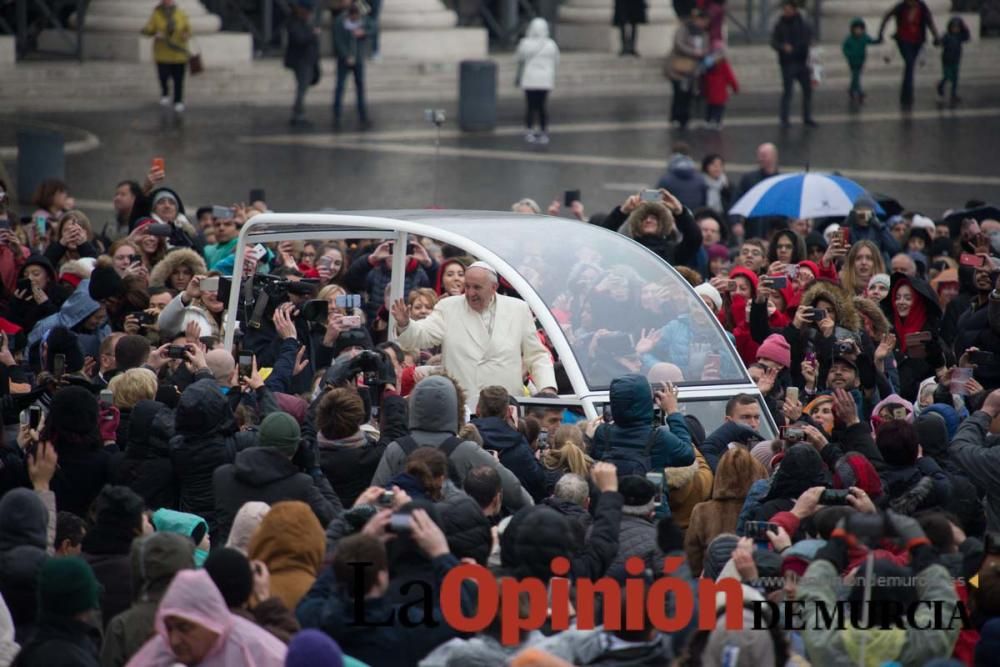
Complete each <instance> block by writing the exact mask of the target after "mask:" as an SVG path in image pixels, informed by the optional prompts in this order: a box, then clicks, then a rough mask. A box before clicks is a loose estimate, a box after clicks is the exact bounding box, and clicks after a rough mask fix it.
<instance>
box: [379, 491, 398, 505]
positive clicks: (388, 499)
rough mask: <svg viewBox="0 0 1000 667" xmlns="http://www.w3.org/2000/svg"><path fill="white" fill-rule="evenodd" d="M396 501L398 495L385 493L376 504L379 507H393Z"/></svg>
mask: <svg viewBox="0 0 1000 667" xmlns="http://www.w3.org/2000/svg"><path fill="white" fill-rule="evenodd" d="M395 499H396V494H395V493H394V492H392V491H383V492H382V495H380V496H379V497H378V500H376V501H375V503H376V504H377V505H378V506H379V507H392V502H393V501H394V500H395Z"/></svg>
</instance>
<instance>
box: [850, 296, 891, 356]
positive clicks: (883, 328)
mask: <svg viewBox="0 0 1000 667" xmlns="http://www.w3.org/2000/svg"><path fill="white" fill-rule="evenodd" d="M851 304H852V305H853V306H854V310H856V311H857V312H858V313H859V314H860V315H864V316H865V317H867V318H868V319H869V321H871V323H872V333H874V334H875V336H874V337H873V338H874V340H875V344H876V345H877V344H878V342H879V340H880V339H881V338H882V336H884V335H885V334H887V333H889V332H890V331H892V325H891V324H889V320H888V319H887V318H886V316H885V313H883V312H882V308H880V307H879V305H878V304H877V303H875V302H874V301H872V300H871V299H867V298H865V297H863V296H856V297H854V298H853V299H851Z"/></svg>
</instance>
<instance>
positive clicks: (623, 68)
mask: <svg viewBox="0 0 1000 667" xmlns="http://www.w3.org/2000/svg"><path fill="white" fill-rule="evenodd" d="M883 53H885V54H889V55H890V56H891V58H890V62H889V63H886V62H885V61H884V59H883V57H882V55H883ZM936 55H937V53H936V52H930V53H928V55H927V57H926V58H925V64H924V67H922V68H920V70H918V76H919V77H920V78H921V79H922V80H926V79H928V78H930V77H931V76H936V75H937V74H938V72H939V71H940V65H939V64H938V62H939V61H938V60H937V59H936ZM493 60H495V61H496V62H497V64H498V67H499V70H498V93H499V95H500V97H501V98H503V99H511V98H517V97H520V95H521V93H520V91H518V90H516V89H515V88H514V85H513V80H514V72H515V71H516V67H515V64H514V59H513V56H512V55H510V54H499V55H496V56H494V57H493ZM730 60H731V61H732V63H733V67H734V69H735V71H736V75H737V78H738V79H739V80H740V84H741V87H742V89H743V90H744V91H747V92H753V91H763V90H774V89H776V88H777V87H779V86H780V79H779V72H778V67H777V64H776V62H775V56H774V54H773V52H772V51H771V50H770V49H769V48H767V47H762V46H749V47H742V46H735V47H733V48H732V49H731V53H730ZM998 60H1000V42H994V41H986V42H979V43H976V44H973V45H971V46H970V47H969V48H968V50H967V51H966V53H965V56H964V59H963V65H962V78H963V80H964V81H967V80H984V79H986V80H988V79H996V78H997V75H998V71H997V68H996V62H997V61H998ZM823 64H824V83H823V85H824V86H831V87H834V86H839V85H841V82H845V81H846V80H847V78H848V75H849V72H848V69H847V66H846V64H845V63H844V61H843V58H842V57H841V55H840V53H839V50H837V49H832V48H830V49H826V50H825V55H824V57H823ZM206 65H207V67H208V69H207V70H206V72H205V74H203V75H201V76H197V77H189V78H188V80H187V81H188V82H187V86H186V87H187V90H188V92H189V99H190V101H191V102H192V105H193V106H211V105H221V104H241V103H247V104H256V105H268V104H277V105H284V104H286V103H287V102H288V100H290V99H291V97H292V93H293V91H294V81H293V77H292V76H291V73H290V72H289V71H288V70H286V69H285V68H283V67H282V66H281V62H280V61H279V60H277V59H262V60H255V61H253V62H252V63H251V64H249V65H244V66H237V67H231V68H222V67H212V64H211V62H206ZM661 66H662V62H661V60H660V59H654V58H641V59H632V58H627V59H624V58H617V57H613V56H608V55H606V54H597V53H566V54H564V56H563V58H562V60H561V62H560V66H559V70H558V75H557V80H556V94H557V95H558V96H560V97H580V98H582V97H586V96H605V95H609V96H613V95H643V94H645V95H663V94H665V93H666V92H667V91H668V90H669V84H668V82H667V81H666V80H665V79H664V78H663V76H662V74H661ZM900 67H901V65H900V61H899V57H898V55H896V54H895V53H894V52H893V51H892V50H891V49H889V48H888V47H887V46H886V47H882V48H881V50H880V49H874V50H873V52H872V53H871V55H870V57H869V66H868V68H867V71H866V73H865V81H866V85H869V86H871V85H875V84H880V83H885V84H891V85H897V84H898V80H899V76H900ZM322 69H323V77H322V80H321V81H320V83H319V85H318V86H316V87H315V88H314V89H313V90H312V91H311V92H310V95H309V100H310V101H311V103H319V102H320V101H322V102H323V103H327V102H328V101H329V98H330V95H331V94H332V89H333V84H334V80H335V76H334V64H333V62H332V61H331V60H330V59H324V61H323V66H322ZM366 78H367V83H368V91H367V92H368V94H369V96H370V97H371V98H372V99H373V100H376V99H380V100H407V101H416V100H426V101H431V102H434V101H442V102H443V101H451V100H454V99H456V97H457V66H456V65H455V64H436V65H421V64H416V63H413V62H409V61H403V60H392V59H386V60H384V61H382V62H379V63H373V64H371V65H370V66H369V69H368V72H367V73H366ZM3 87H4V91H5V92H6V93H7V95H5V98H6V99H7V100H8V108H10V107H13V108H14V109H26V110H27V109H39V110H41V109H44V108H46V107H47V102H46V100H48V99H50V95H51V91H52V90H53V89H57V90H60V91H61V95H62V98H63V99H64V100H66V101H67V103H69V104H72V105H73V107H74V108H78V109H85V108H100V107H101V106H102V105H103V106H106V105H107V104H108V100H109V99H114V100H117V101H119V102H120V103H121V104H123V105H129V106H136V107H138V106H145V105H148V104H150V103H151V102H153V101H154V100H155V99H156V96H157V91H156V83H155V75H154V71H153V67H152V65H143V64H129V63H120V62H106V61H105V62H96V61H93V62H87V63H84V64H82V65H81V64H79V63H76V62H22V63H20V64H18V65H17V66H16V67H13V68H9V69H7V70H5V71H4V85H3Z"/></svg>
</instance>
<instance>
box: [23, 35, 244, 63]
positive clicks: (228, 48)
mask: <svg viewBox="0 0 1000 667" xmlns="http://www.w3.org/2000/svg"><path fill="white" fill-rule="evenodd" d="M38 44H39V47H40V48H42V49H45V50H51V51H57V52H58V51H65V50H67V49H68V46H67V44H66V42H65V41H64V40H62V39H61V38H60V37H59V35H58V34H57V33H55V32H53V31H51V30H48V31H44V32H42V33H41V34H40V35H39V36H38ZM194 44H195V47H194V48H195V49H201V53H202V61H203V62H204V63H205V69H210V68H212V67H230V66H233V65H246V64H250V62H251V61H252V60H253V39H252V38H251V36H250V35H249V34H248V33H242V32H218V33H211V34H207V35H195V37H194ZM83 57H84V59H85V60H118V61H123V62H132V63H152V62H153V38H152V37H146V36H145V35H130V34H128V33H118V32H85V33H84V35H83Z"/></svg>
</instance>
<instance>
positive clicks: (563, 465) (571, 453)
mask: <svg viewBox="0 0 1000 667" xmlns="http://www.w3.org/2000/svg"><path fill="white" fill-rule="evenodd" d="M592 465H594V460H593V459H592V458H590V457H589V456H588V455H587V446H586V445H585V444H584V442H583V431H581V430H580V428H579V427H578V426H574V425H572V424H563V425H562V426H560V427H559V428H557V429H556V432H555V433H554V434H553V435H552V442H550V443H549V447H548V449H545V450H543V451H542V467H543V468H545V493H546V495H552V491H553V490H554V489H555V486H556V482H558V481H559V478H560V477H562V476H563V475H565V474H566V473H573V474H574V475H579V476H581V477H583V478H584V479H588V478H589V475H590V467H591V466H592Z"/></svg>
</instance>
